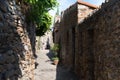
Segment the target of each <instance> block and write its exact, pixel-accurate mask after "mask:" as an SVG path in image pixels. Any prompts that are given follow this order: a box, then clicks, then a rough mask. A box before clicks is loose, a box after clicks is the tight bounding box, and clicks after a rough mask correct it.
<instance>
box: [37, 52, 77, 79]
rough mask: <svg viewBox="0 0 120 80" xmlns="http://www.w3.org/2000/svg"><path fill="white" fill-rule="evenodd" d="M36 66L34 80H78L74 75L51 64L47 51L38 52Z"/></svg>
mask: <svg viewBox="0 0 120 80" xmlns="http://www.w3.org/2000/svg"><path fill="white" fill-rule="evenodd" d="M37 55H38V58H37V60H36V61H37V62H38V66H37V68H36V69H35V80H78V79H77V78H76V76H75V74H74V73H72V72H70V71H68V70H67V69H65V68H64V67H62V66H56V65H53V64H52V61H51V60H50V56H51V54H50V52H49V50H41V51H38V54H37Z"/></svg>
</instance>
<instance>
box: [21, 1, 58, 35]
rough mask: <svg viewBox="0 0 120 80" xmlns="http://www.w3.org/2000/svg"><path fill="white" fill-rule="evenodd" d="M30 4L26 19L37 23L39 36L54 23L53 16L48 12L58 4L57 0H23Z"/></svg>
mask: <svg viewBox="0 0 120 80" xmlns="http://www.w3.org/2000/svg"><path fill="white" fill-rule="evenodd" d="M21 1H22V2H25V3H27V4H29V9H28V11H27V17H26V21H27V22H28V23H30V22H33V23H35V24H36V28H37V29H36V34H37V35H38V36H42V35H44V33H45V32H46V31H47V30H49V29H50V25H51V23H52V17H51V16H50V14H49V13H48V11H49V10H51V9H53V8H54V7H56V6H57V5H58V3H57V0H21Z"/></svg>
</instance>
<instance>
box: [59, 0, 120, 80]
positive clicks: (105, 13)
mask: <svg viewBox="0 0 120 80" xmlns="http://www.w3.org/2000/svg"><path fill="white" fill-rule="evenodd" d="M80 2H81V1H80ZM78 3H79V1H78ZM78 3H77V4H78ZM81 3H82V5H83V6H84V7H86V8H90V9H89V10H88V12H86V11H87V9H84V8H83V7H82V8H83V9H82V8H79V7H78V6H76V8H78V9H80V11H83V12H86V14H85V13H84V17H82V16H81V15H82V12H81V13H79V12H80V11H79V10H78V9H76V10H78V11H75V5H76V4H74V5H72V6H71V7H70V8H68V9H67V10H65V11H64V12H63V14H62V15H61V22H60V29H59V30H58V32H60V33H59V34H60V40H59V44H60V46H61V49H60V58H61V63H62V64H63V65H64V66H66V67H68V68H69V69H70V70H72V71H74V72H75V73H76V74H77V75H78V77H79V78H80V80H120V76H119V75H120V49H119V47H120V17H119V16H120V13H119V12H120V5H119V4H120V0H109V1H107V0H106V3H104V4H102V6H101V7H100V8H99V9H97V7H96V8H95V7H94V8H93V7H90V6H91V5H89V4H87V5H86V3H85V2H81ZM81 3H80V4H81ZM80 6H81V5H80ZM73 8H74V9H73ZM91 8H92V9H91ZM94 9H95V10H94ZM72 10H73V13H72ZM89 11H90V12H89ZM75 12H76V13H75ZM70 13H71V14H70ZM73 15H74V17H73ZM76 15H77V17H76Z"/></svg>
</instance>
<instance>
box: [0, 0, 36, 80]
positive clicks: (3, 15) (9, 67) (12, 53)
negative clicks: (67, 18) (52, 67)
mask: <svg viewBox="0 0 120 80" xmlns="http://www.w3.org/2000/svg"><path fill="white" fill-rule="evenodd" d="M23 8H24V9H25V5H23V6H21V4H20V3H17V2H16V0H0V80H33V78H34V77H33V74H34V73H33V70H34V58H35V34H34V33H35V27H34V25H32V24H29V25H28V24H26V22H25V14H24V13H23V12H24V9H23Z"/></svg>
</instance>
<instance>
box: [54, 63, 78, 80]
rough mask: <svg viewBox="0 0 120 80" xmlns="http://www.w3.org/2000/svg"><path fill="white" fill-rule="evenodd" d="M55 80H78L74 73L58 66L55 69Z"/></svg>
mask: <svg viewBox="0 0 120 80" xmlns="http://www.w3.org/2000/svg"><path fill="white" fill-rule="evenodd" d="M56 80H79V79H78V78H77V76H76V75H75V73H73V72H71V71H69V70H68V69H66V68H65V67H63V66H61V65H58V66H57V69H56Z"/></svg>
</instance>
